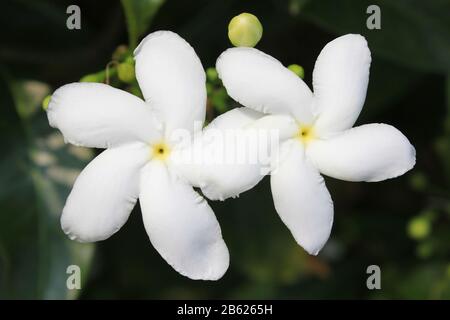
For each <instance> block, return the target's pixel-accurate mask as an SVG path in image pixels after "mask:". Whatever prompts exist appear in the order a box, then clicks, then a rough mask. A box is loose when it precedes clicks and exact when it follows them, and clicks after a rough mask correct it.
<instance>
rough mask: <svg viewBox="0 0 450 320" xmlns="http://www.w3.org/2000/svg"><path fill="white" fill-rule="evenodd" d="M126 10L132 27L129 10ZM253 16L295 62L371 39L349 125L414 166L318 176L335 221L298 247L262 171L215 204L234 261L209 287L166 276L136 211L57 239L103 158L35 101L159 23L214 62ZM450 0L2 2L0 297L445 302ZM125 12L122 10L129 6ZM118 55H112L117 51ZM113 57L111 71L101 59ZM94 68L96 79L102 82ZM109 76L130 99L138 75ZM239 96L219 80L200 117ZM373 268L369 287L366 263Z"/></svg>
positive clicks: (265, 45) (448, 283)
mask: <svg viewBox="0 0 450 320" xmlns="http://www.w3.org/2000/svg"><path fill="white" fill-rule="evenodd" d="M73 3H75V4H78V5H79V6H80V7H81V30H68V29H67V28H66V19H67V17H68V14H66V8H67V6H68V5H70V4H73ZM370 4H377V5H379V6H380V8H381V30H368V29H367V28H366V19H367V18H368V17H369V15H368V14H366V8H367V7H368V5H370ZM122 5H124V7H126V8H127V10H129V12H128V15H127V16H128V18H129V19H128V26H130V25H132V28H131V30H134V31H130V37H129V34H128V33H127V20H126V19H125V14H124V10H123V6H122ZM241 12H251V13H253V14H255V15H257V16H258V17H259V19H260V20H261V22H262V24H263V26H264V34H263V37H262V40H261V41H260V43H259V44H258V45H257V48H258V49H260V50H263V51H265V52H267V53H268V54H270V55H272V56H274V57H276V58H277V59H279V60H280V61H281V62H282V63H284V64H285V65H289V64H291V63H297V64H300V65H302V66H303V67H304V69H305V81H306V83H307V84H309V85H311V74H312V70H313V66H314V62H315V59H316V57H317V55H318V54H319V52H320V50H321V49H322V47H323V46H324V45H325V44H326V43H327V42H328V41H330V40H332V39H334V38H335V37H337V36H339V35H342V34H345V33H360V34H363V35H364V36H366V38H367V39H368V42H369V47H370V49H371V51H372V67H371V76H370V82H369V88H368V96H367V100H366V104H365V107H364V109H363V111H362V114H361V116H360V118H359V120H358V122H357V124H362V123H369V122H384V123H389V124H391V125H394V126H395V127H397V128H398V129H400V130H401V131H402V132H403V133H404V134H405V135H406V136H407V137H408V138H409V139H410V141H411V142H412V144H413V145H414V146H415V147H416V149H417V165H416V167H415V168H414V169H413V170H412V171H410V172H408V173H407V174H405V175H404V176H402V177H400V178H397V179H393V180H388V181H384V182H380V183H351V182H344V181H338V180H334V179H328V178H327V179H326V180H327V186H328V188H329V190H330V193H331V195H332V197H333V200H334V203H335V224H334V227H333V231H332V235H331V238H330V240H329V241H328V243H327V245H326V246H325V248H324V249H323V250H322V252H321V253H320V254H319V256H317V257H312V256H308V255H307V254H306V253H305V252H304V251H303V249H302V248H300V247H299V246H298V245H297V244H296V243H295V241H294V239H293V238H292V236H291V235H290V233H289V231H288V230H287V228H286V227H285V226H284V225H283V224H282V222H281V220H280V219H279V217H278V216H277V213H276V211H275V209H274V207H273V203H272V198H271V194H270V188H269V183H268V179H267V178H266V179H264V181H263V182H262V183H260V184H259V185H258V186H257V187H256V188H254V189H253V190H251V191H248V192H246V193H244V194H242V195H241V196H240V197H239V198H238V199H230V200H227V201H225V202H210V203H211V206H212V207H213V209H214V211H215V212H216V215H217V218H218V220H219V222H220V224H221V226H222V232H223V236H224V239H225V241H226V243H227V245H228V247H229V250H230V255H231V264H230V268H229V270H228V272H227V273H226V274H225V276H224V277H223V278H222V279H221V280H219V281H217V282H202V281H192V280H189V279H187V278H184V277H183V276H181V275H179V274H178V273H176V272H175V271H174V270H173V269H172V268H171V267H170V266H168V265H167V264H166V262H165V261H164V260H163V259H162V258H161V257H160V256H159V255H158V253H157V252H156V251H155V250H154V249H153V248H152V246H151V244H150V242H149V241H148V238H147V235H146V233H145V230H144V227H143V224H142V218H141V215H140V209H139V205H137V206H136V208H135V210H134V212H133V213H132V215H131V218H130V220H129V222H128V223H127V224H126V225H125V226H124V227H123V228H122V229H121V230H120V232H118V233H117V234H115V235H114V236H112V237H111V238H110V239H108V240H106V241H103V242H100V243H97V244H91V245H80V244H78V243H75V242H72V241H70V240H68V239H66V237H65V235H64V234H63V232H62V231H61V229H60V226H59V215H60V213H61V209H62V206H63V205H64V201H65V198H66V196H67V194H68V192H69V191H70V188H71V185H72V183H73V179H74V178H75V177H76V175H77V174H78V172H79V170H80V169H81V168H83V166H84V165H85V164H86V163H87V162H88V161H89V160H90V159H91V158H92V157H93V156H94V154H95V153H98V150H95V151H93V150H90V151H89V150H86V149H80V148H74V147H70V146H64V145H63V143H62V140H61V139H62V138H61V136H60V135H59V133H57V132H56V131H55V130H53V129H51V128H50V127H49V126H48V123H47V119H46V116H45V112H43V111H42V110H41V107H40V106H41V101H42V100H43V98H44V97H45V96H46V95H48V94H51V92H52V91H53V90H55V89H56V88H57V87H59V86H61V85H63V84H66V83H69V82H74V81H79V79H80V78H82V77H84V76H86V75H92V77H94V78H95V77H97V78H98V79H99V81H103V80H104V79H103V78H104V74H105V71H104V70H105V66H106V65H107V64H108V63H109V62H110V61H112V60H114V59H116V58H117V56H115V58H114V59H113V58H112V54H113V52H115V51H116V52H117V50H116V48H117V47H118V46H119V45H123V44H124V45H129V46H130V48H129V49H133V47H134V44H135V42H136V41H138V40H133V39H140V38H141V37H142V36H143V35H145V34H147V33H149V32H152V31H155V30H159V29H168V30H172V31H175V32H177V33H179V34H180V35H181V36H182V37H184V38H185V39H186V40H187V41H188V42H189V43H190V44H191V45H192V46H193V47H194V48H195V50H196V52H197V54H198V55H199V57H200V58H201V60H202V62H203V66H204V67H205V68H207V67H213V66H214V64H215V59H216V58H217V57H218V56H219V54H220V53H221V52H222V51H223V50H225V49H226V48H228V47H230V46H231V44H230V43H229V41H228V38H227V25H228V22H229V20H230V19H231V18H232V17H233V16H235V15H237V14H239V13H241ZM449 12H450V1H444V0H430V1H419V0H415V1H414V0H411V1H407V0H397V1H387V0H385V1H366V0H341V1H336V0H314V1H312V0H311V1H308V0H291V1H275V0H258V1H239V0H229V1H208V0H202V1H174V0H172V1H171V0H167V1H164V0H129V1H128V0H124V1H123V2H122V3H121V2H120V1H87V0H86V1H56V0H55V1H44V0H41V1H25V0H16V1H12V0H6V1H5V0H3V1H2V2H1V4H0V112H1V114H0V143H1V150H0V155H1V156H0V298H13V299H16V298H38V299H53V298H61V299H64V298H77V297H78V298H82V299H92V298H162V299H164V298H194V299H195V298H225V299H227V298H256V299H259V298H364V299H366V298H412V299H416V298H421V299H449V298H450V259H449V257H450V255H449V247H450V236H449V230H450V227H449V226H450V224H449V220H450V219H449V218H450V188H449V185H450V113H449V111H450V98H449V95H450V82H449V77H448V75H449V71H450V59H449V58H450V20H449ZM129 14H131V16H132V18H130V15H129ZM122 58H123V57H119V58H118V59H119V60H120V59H122ZM110 65H111V64H110ZM102 77H103V78H102ZM109 81H110V83H111V84H112V85H114V86H117V87H120V88H123V89H126V90H129V91H131V92H136V94H139V92H137V91H136V90H137V87H136V84H135V83H131V84H124V83H122V82H121V81H120V79H117V75H116V74H115V69H114V65H113V67H112V68H111V69H110V77H109ZM234 105H235V103H234V102H232V101H231V100H230V99H229V98H227V97H226V95H225V94H224V89H223V88H222V87H221V86H220V83H217V82H215V83H214V82H213V83H211V84H210V89H209V117H210V118H211V117H212V116H214V115H217V114H220V113H221V112H223V111H225V109H227V108H231V107H233V106H234ZM70 264H77V265H79V266H80V267H81V270H82V279H83V285H82V290H81V291H76V290H75V291H73V290H72V291H68V290H67V288H66V278H67V274H66V268H67V266H68V265H70ZM372 264H376V265H379V266H380V268H381V286H382V288H381V290H368V289H367V287H366V279H367V277H368V275H367V274H366V268H367V266H369V265H372Z"/></svg>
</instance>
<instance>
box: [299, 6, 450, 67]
mask: <svg viewBox="0 0 450 320" xmlns="http://www.w3.org/2000/svg"><path fill="white" fill-rule="evenodd" d="M296 1H298V0H294V2H296ZM301 2H302V3H301V6H299V7H300V9H299V10H298V11H299V12H300V16H303V17H305V18H306V19H309V20H311V21H312V22H314V23H316V24H317V25H319V26H321V27H323V28H325V29H327V30H330V31H332V32H335V33H339V34H344V33H359V34H362V35H364V36H365V37H366V38H367V40H368V42H369V47H370V48H371V50H372V52H374V53H375V54H377V55H379V56H382V57H384V58H386V59H389V60H391V61H394V62H396V63H398V64H401V65H404V66H408V67H409V68H412V69H418V70H422V71H433V72H441V73H442V72H446V71H448V70H449V69H450V60H449V59H448V57H449V56H450V41H449V39H450V23H449V22H448V13H449V12H450V1H447V0H430V1H421V0H396V1H388V0H342V1H335V0H315V1H308V2H306V3H305V1H301ZM373 4H375V5H378V6H379V7H380V9H381V29H380V30H369V29H367V27H366V20H367V18H368V17H369V14H367V13H366V9H367V7H368V6H369V5H373ZM294 14H295V12H294Z"/></svg>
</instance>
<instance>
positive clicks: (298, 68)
mask: <svg viewBox="0 0 450 320" xmlns="http://www.w3.org/2000/svg"><path fill="white" fill-rule="evenodd" d="M288 69H289V70H291V71H292V72H293V73H295V74H296V75H297V76H299V77H300V78H302V79H304V78H305V70H304V69H303V67H302V66H300V65H298V64H291V65H289V66H288Z"/></svg>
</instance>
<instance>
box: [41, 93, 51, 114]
mask: <svg viewBox="0 0 450 320" xmlns="http://www.w3.org/2000/svg"><path fill="white" fill-rule="evenodd" d="M51 98H52V95H51V94H49V95H48V96H46V97H45V98H44V100H42V109H44V110H46V111H47V108H48V104H49V103H50V99H51Z"/></svg>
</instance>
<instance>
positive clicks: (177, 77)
mask: <svg viewBox="0 0 450 320" xmlns="http://www.w3.org/2000/svg"><path fill="white" fill-rule="evenodd" d="M134 54H135V59H136V78H137V80H138V82H139V85H140V87H141V90H142V93H143V94H144V97H145V100H146V101H147V102H148V103H150V105H151V106H153V107H154V108H155V109H156V110H158V112H159V113H160V114H161V117H162V118H163V119H164V121H165V125H166V126H167V128H166V129H167V132H168V133H170V132H171V131H172V130H174V129H180V128H184V129H188V130H190V131H192V130H193V128H194V125H195V124H194V122H195V121H199V122H200V125H199V127H200V128H201V124H202V123H203V121H204V119H205V111H206V86H205V81H206V77H205V71H204V70H203V67H202V64H201V62H200V59H199V58H198V57H197V54H196V53H195V51H194V49H193V48H192V47H191V46H190V45H189V43H187V42H186V41H185V40H184V39H183V38H181V37H180V36H179V35H177V34H176V33H173V32H170V31H158V32H153V33H151V34H150V35H148V36H147V37H145V38H144V39H143V40H142V42H141V44H140V45H139V46H138V47H137V48H136V50H135V52H134Z"/></svg>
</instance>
